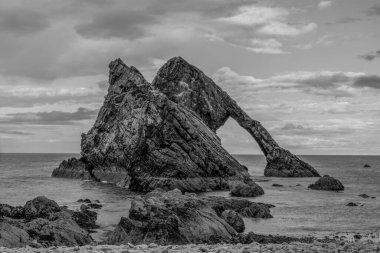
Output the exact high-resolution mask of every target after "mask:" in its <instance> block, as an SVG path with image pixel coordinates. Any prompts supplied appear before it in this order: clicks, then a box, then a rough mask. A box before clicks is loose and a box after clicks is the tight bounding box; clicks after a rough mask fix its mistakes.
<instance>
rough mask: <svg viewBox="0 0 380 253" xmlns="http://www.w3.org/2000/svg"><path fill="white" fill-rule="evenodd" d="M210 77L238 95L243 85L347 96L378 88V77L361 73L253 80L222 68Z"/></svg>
mask: <svg viewBox="0 0 380 253" xmlns="http://www.w3.org/2000/svg"><path fill="white" fill-rule="evenodd" d="M214 78H215V81H216V82H217V83H219V84H220V85H222V86H223V87H231V88H232V89H238V87H240V88H239V89H240V92H242V90H241V89H242V88H241V87H242V85H243V86H244V87H243V88H244V89H251V90H255V91H263V90H268V89H281V90H298V91H302V92H304V93H309V94H314V95H320V96H333V97H351V96H355V95H356V94H357V92H358V91H359V90H360V89H362V88H374V89H378V88H379V87H380V76H376V75H366V74H364V73H361V72H333V71H319V72H308V71H297V72H290V73H285V74H281V75H275V76H272V77H269V78H266V79H256V78H254V77H252V76H241V75H239V74H238V73H236V72H234V71H233V70H231V69H230V68H228V67H223V68H221V69H219V70H218V71H216V72H215V74H214ZM243 92H244V90H243Z"/></svg>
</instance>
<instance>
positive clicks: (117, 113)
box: [53, 59, 263, 195]
mask: <svg viewBox="0 0 380 253" xmlns="http://www.w3.org/2000/svg"><path fill="white" fill-rule="evenodd" d="M109 83H110V87H109V89H108V94H107V96H106V98H105V101H104V104H103V106H102V108H101V109H100V111H99V114H98V117H97V119H96V122H95V124H94V126H93V127H92V129H91V130H90V131H89V132H88V133H87V134H83V135H82V143H81V149H82V152H81V155H82V157H81V159H80V160H72V159H71V160H70V161H68V162H64V163H62V164H61V166H60V167H59V168H57V169H56V170H55V171H54V172H53V176H63V177H65V176H66V175H68V176H69V177H70V176H73V177H76V178H83V177H87V175H91V177H93V178H95V179H97V180H99V181H107V182H110V183H113V184H116V185H118V186H121V187H126V188H129V189H131V190H134V191H152V190H154V189H156V188H163V189H174V188H178V189H181V190H182V191H209V190H223V189H229V182H232V181H240V182H244V183H249V184H250V185H251V186H252V187H253V188H256V189H257V191H256V192H257V194H258V195H261V194H263V190H262V189H261V188H260V187H259V186H258V185H257V184H255V183H254V182H253V181H252V180H251V179H250V176H249V174H248V172H247V168H246V167H244V166H242V165H241V164H239V163H238V162H237V160H236V159H235V158H233V157H232V156H231V155H230V154H229V153H228V152H227V151H226V150H225V149H224V148H223V147H222V145H221V142H220V139H219V138H218V136H217V135H216V134H215V132H214V131H212V130H211V129H210V128H209V127H208V126H207V125H206V124H205V123H204V122H203V120H202V119H201V118H200V117H199V116H198V115H197V114H196V113H195V112H194V111H192V110H190V109H189V108H187V107H185V106H183V105H181V104H178V103H175V102H174V101H172V100H170V99H168V97H167V96H166V95H165V94H163V93H162V92H160V91H159V90H157V89H155V88H154V87H153V86H152V85H151V84H149V83H148V82H147V81H146V80H145V79H144V77H143V76H142V75H141V73H140V72H139V71H138V70H137V69H136V68H134V67H128V66H126V65H125V64H124V63H123V62H122V61H121V60H120V59H118V60H115V61H113V62H111V63H110V74H109ZM83 164H85V171H87V172H83ZM70 165H73V166H72V167H70ZM77 165H79V172H78V173H74V172H73V171H75V168H76V166H77ZM62 168H64V169H62ZM66 171H69V172H66Z"/></svg>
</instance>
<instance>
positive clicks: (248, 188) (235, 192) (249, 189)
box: [230, 182, 264, 197]
mask: <svg viewBox="0 0 380 253" xmlns="http://www.w3.org/2000/svg"><path fill="white" fill-rule="evenodd" d="M230 190H231V195H232V196H236V197H256V196H260V195H263V194H264V190H263V189H262V188H261V187H259V186H258V185H257V184H252V183H244V182H232V183H230Z"/></svg>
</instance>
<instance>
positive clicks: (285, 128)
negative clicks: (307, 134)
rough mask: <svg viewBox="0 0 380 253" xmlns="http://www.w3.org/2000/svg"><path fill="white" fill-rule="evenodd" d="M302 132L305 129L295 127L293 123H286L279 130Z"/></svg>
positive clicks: (299, 126)
mask: <svg viewBox="0 0 380 253" xmlns="http://www.w3.org/2000/svg"><path fill="white" fill-rule="evenodd" d="M295 129H296V130H303V129H305V128H304V127H303V126H302V125H295V124H293V123H286V125H285V126H283V127H281V130H295Z"/></svg>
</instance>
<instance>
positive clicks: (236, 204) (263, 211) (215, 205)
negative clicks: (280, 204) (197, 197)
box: [202, 196, 274, 219]
mask: <svg viewBox="0 0 380 253" xmlns="http://www.w3.org/2000/svg"><path fill="white" fill-rule="evenodd" d="M202 200H203V201H205V202H206V203H207V205H209V206H210V207H211V208H212V209H214V211H215V212H216V214H217V215H218V216H221V215H222V213H223V212H224V211H225V210H233V211H235V212H237V213H239V214H240V215H241V216H243V217H249V218H263V219H267V218H273V216H272V215H271V213H270V208H272V207H274V205H271V204H264V203H256V202H251V201H249V200H246V199H238V198H224V197H216V196H210V197H204V198H202Z"/></svg>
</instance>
